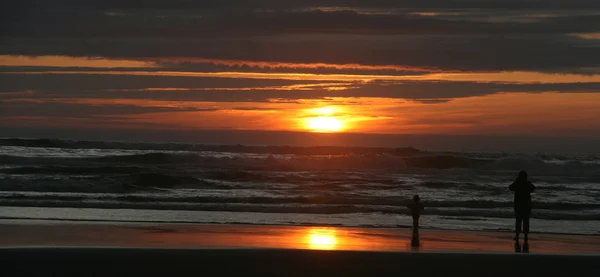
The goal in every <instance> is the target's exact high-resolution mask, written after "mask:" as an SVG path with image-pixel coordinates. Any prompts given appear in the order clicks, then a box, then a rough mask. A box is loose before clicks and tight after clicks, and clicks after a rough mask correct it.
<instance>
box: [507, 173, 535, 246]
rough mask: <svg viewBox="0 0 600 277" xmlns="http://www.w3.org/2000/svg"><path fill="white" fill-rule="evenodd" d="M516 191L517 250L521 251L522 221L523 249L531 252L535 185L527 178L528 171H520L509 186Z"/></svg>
mask: <svg viewBox="0 0 600 277" xmlns="http://www.w3.org/2000/svg"><path fill="white" fill-rule="evenodd" d="M508 188H509V189H510V190H511V191H514V192H515V198H514V204H513V207H514V210H515V220H516V221H515V251H517V252H520V251H521V246H520V245H519V234H520V233H521V223H522V224H523V234H525V239H524V242H523V251H525V252H529V244H528V239H529V238H528V235H529V216H530V214H531V193H532V192H533V191H534V190H535V186H534V185H533V184H532V183H531V182H530V181H529V180H528V179H527V172H525V171H521V172H519V176H518V177H517V179H516V180H515V181H514V182H513V183H512V185H510V186H509V187H508Z"/></svg>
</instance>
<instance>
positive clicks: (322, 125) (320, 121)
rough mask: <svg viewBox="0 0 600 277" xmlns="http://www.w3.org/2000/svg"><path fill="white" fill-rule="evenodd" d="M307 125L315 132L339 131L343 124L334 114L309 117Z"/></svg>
mask: <svg viewBox="0 0 600 277" xmlns="http://www.w3.org/2000/svg"><path fill="white" fill-rule="evenodd" d="M306 126H307V127H308V129H311V130H313V131H315V132H338V131H340V130H341V129H342V127H343V124H342V122H341V121H340V120H339V119H337V118H335V117H333V116H319V117H312V118H309V119H307V122H306Z"/></svg>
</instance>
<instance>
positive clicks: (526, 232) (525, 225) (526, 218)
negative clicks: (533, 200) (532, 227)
mask: <svg viewBox="0 0 600 277" xmlns="http://www.w3.org/2000/svg"><path fill="white" fill-rule="evenodd" d="M523 234H524V235H525V242H527V240H528V239H529V237H528V236H529V213H527V214H526V215H525V216H524V217H523Z"/></svg>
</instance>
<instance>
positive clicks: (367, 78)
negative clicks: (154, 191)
mask: <svg viewBox="0 0 600 277" xmlns="http://www.w3.org/2000/svg"><path fill="white" fill-rule="evenodd" d="M0 5H2V7H0V10H1V11H0V130H2V129H3V130H4V131H0V136H2V137H17V136H25V135H32V134H33V135H35V136H44V137H59V138H60V137H64V138H69V137H73V136H74V134H79V135H80V136H79V137H78V138H86V139H94V138H95V137H99V134H102V138H103V139H111V138H114V139H118V138H122V137H127V138H129V139H131V138H133V139H135V138H136V134H148V135H145V136H143V137H141V138H138V139H143V138H146V139H151V138H152V136H153V135H152V134H154V136H156V138H158V137H160V139H161V140H169V137H168V135H165V134H173V136H175V134H177V136H178V137H177V138H173V139H174V140H182V138H181V137H180V136H184V135H185V134H190V133H193V132H200V133H202V134H206V133H207V132H211V131H214V132H223V131H230V134H234V135H230V136H234V137H236V138H239V140H238V141H237V142H239V143H244V142H245V141H244V140H243V139H242V138H243V137H244V135H241V136H240V135H239V134H241V133H243V132H244V131H248V132H254V133H255V132H257V131H260V132H263V135H262V136H265V137H266V136H269V135H268V134H269V132H270V131H272V132H276V133H281V132H294V133H324V134H328V135H330V134H340V135H341V134H383V135H417V136H445V137H448V136H455V137H461V136H462V137H465V136H485V137H486V138H489V139H488V140H489V141H491V142H493V141H494V140H496V141H500V140H502V139H503V138H505V137H512V138H514V137H517V138H518V137H522V138H530V137H538V138H547V139H553V140H554V141H555V142H560V141H561V140H562V139H571V140H577V139H583V140H587V141H594V140H595V139H600V55H598V53H600V1H595V0H591V1H588V0H502V1H499V0H431V1H422V0H419V1H417V0H403V1H397V0H394V1H391V0H370V1H359V0H346V1H343V0H277V1H276V0H261V1H253V0H223V1H216V0H197V1H193V0H168V1H167V0H147V1H137V0H129V1H124V0H120V1H114V0H104V1H76V0H21V1H10V0H8V1H2V4H0ZM240 132H241V133H240ZM81 134H88V135H87V137H86V136H85V135H81ZM248 134H249V133H248ZM199 137H202V136H199ZM259 137H260V136H259ZM494 138H495V139H494ZM194 139H199V138H198V136H195V137H193V138H192V137H191V136H190V137H189V139H188V140H194ZM227 141H228V142H230V141H231V142H236V140H227ZM216 142H218V139H217V141H216ZM282 143H286V142H285V141H283V142H282ZM323 143H325V142H323ZM373 143H375V141H373ZM465 143H466V142H465ZM469 143H472V142H469ZM366 144H368V143H366ZM590 145H591V144H590Z"/></svg>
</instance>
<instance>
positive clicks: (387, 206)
mask: <svg viewBox="0 0 600 277" xmlns="http://www.w3.org/2000/svg"><path fill="white" fill-rule="evenodd" d="M148 187H150V188H153V187H151V186H148ZM15 199H21V200H28V201H41V200H48V201H82V200H87V201H116V202H132V203H143V202H155V203H173V202H180V203H199V204H200V203H201V204H243V205H248V206H251V205H262V204H269V205H271V204H273V205H274V204H276V205H293V206H303V205H304V206H311V205H348V206H357V205H365V206H369V207H370V208H373V209H378V210H380V211H394V210H398V209H404V207H405V206H406V204H409V203H410V201H409V200H406V199H398V198H397V197H350V196H280V197H270V196H251V197H236V196H231V197H223V196H203V195H201V196H188V195H181V194H176V195H171V194H168V193H167V194H102V195H93V194H92V195H90V194H87V195H84V194H53V195H44V194H37V195H35V194H27V193H19V192H15V193H11V194H7V193H4V194H1V195H0V203H1V201H8V200H15ZM423 204H424V205H425V207H426V208H427V209H430V208H464V209H498V208H500V209H501V208H507V210H512V206H513V203H512V202H510V201H489V200H468V201H423ZM533 208H534V210H535V209H546V210H555V211H579V210H585V209H600V203H563V202H534V203H533Z"/></svg>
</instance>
